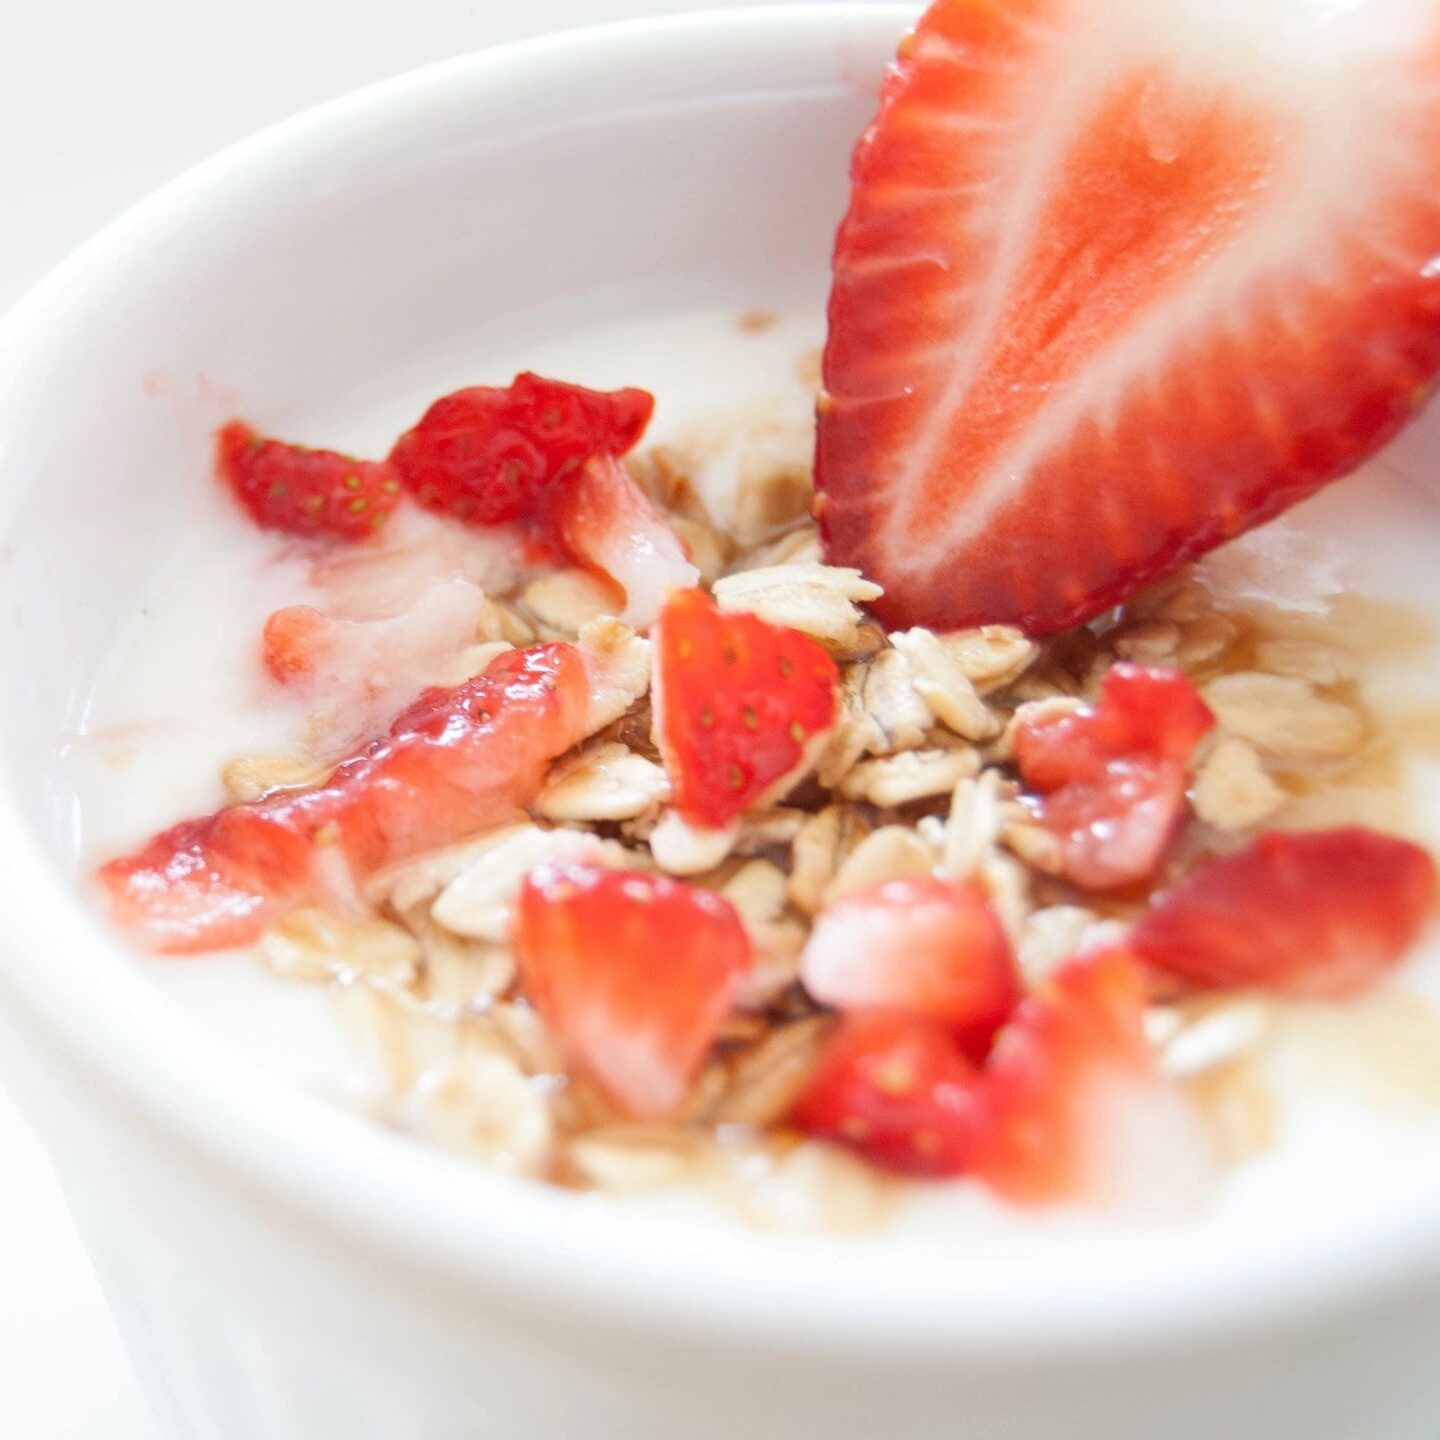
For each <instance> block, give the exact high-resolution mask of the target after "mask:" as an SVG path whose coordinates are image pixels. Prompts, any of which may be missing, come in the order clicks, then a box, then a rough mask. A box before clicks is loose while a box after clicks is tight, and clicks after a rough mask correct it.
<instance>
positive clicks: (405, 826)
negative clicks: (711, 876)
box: [100, 645, 588, 954]
mask: <svg viewBox="0 0 1440 1440" xmlns="http://www.w3.org/2000/svg"><path fill="white" fill-rule="evenodd" d="M587 699H588V692H587V682H586V674H585V665H584V662H583V661H582V659H581V657H580V654H579V652H578V651H576V650H575V649H573V648H572V647H571V646H569V645H540V646H536V647H534V648H532V649H530V650H524V651H511V652H509V653H507V654H504V655H501V656H499V657H498V658H497V659H496V660H495V661H494V662H493V663H492V664H491V665H490V667H489V668H488V669H487V670H486V671H485V673H484V674H483V675H480V676H477V677H476V678H475V679H473V680H469V681H466V683H465V684H463V685H459V686H455V687H454V688H452V689H438V688H437V689H432V690H427V691H426V692H425V693H424V694H422V695H421V696H420V697H419V699H417V700H416V701H415V703H414V704H413V705H411V706H410V707H409V708H408V709H406V710H405V711H404V712H403V713H402V714H400V715H399V716H398V717H397V718H396V720H395V722H394V723H393V724H392V725H391V727H390V731H389V733H388V734H387V735H386V736H385V737H384V738H382V739H380V740H377V741H375V742H373V743H372V744H370V745H367V746H365V747H364V748H363V749H362V750H360V751H359V752H358V753H357V754H355V755H353V756H351V757H350V758H349V759H348V760H346V761H344V762H343V763H342V764H340V765H339V766H338V767H337V768H336V769H335V771H334V772H333V773H332V774H331V776H330V778H329V779H328V780H327V781H326V782H325V783H324V784H323V785H321V786H318V787H316V788H315V789H312V790H303V791H295V792H285V793H281V794H276V795H273V796H268V797H266V798H264V799H261V800H257V801H255V802H253V803H251V804H242V805H234V806H231V807H230V808H228V809H225V810H219V811H217V812H215V813H214V814H213V815H206V816H202V817H200V818H198V819H194V820H186V821H183V822H182V823H181V824H179V825H175V826H172V827H171V828H170V829H169V830H166V831H165V832H163V833H162V834H160V835H157V836H156V837H155V838H154V839H153V840H151V841H150V842H149V843H148V844H146V845H145V846H143V847H142V848H141V849H140V850H138V851H137V852H136V853H135V854H133V855H127V856H124V857H121V858H120V859H116V860H112V861H110V862H109V863H108V864H107V865H105V866H103V867H102V868H101V870H100V880H101V883H102V884H103V885H104V887H105V888H106V890H107V891H108V892H109V899H110V908H111V912H112V914H113V915H114V918H115V919H116V921H117V922H118V923H119V924H120V925H122V926H124V927H126V928H127V929H130V930H132V931H133V932H134V933H135V934H136V935H137V936H138V937H139V938H140V939H141V940H142V941H143V942H144V943H145V944H146V945H147V946H148V947H149V948H151V949H154V950H159V951H164V952H168V953H171V954H191V953H194V952H197V951H203V950H216V949H224V948H228V947H231V946H235V945H244V944H249V943H250V942H252V941H254V940H256V939H258V938H259V936H260V935H261V933H262V932H263V931H264V929H265V928H266V926H267V925H269V924H270V923H271V922H272V921H273V920H274V919H275V918H276V917H277V916H278V915H280V914H282V913H283V912H284V911H285V910H286V909H288V908H290V907H292V906H294V905H298V904H305V903H323V902H325V901H327V900H328V901H330V902H331V903H332V904H339V905H342V906H343V905H344V904H345V903H346V902H347V901H349V900H350V899H352V898H353V897H352V892H353V887H354V885H355V883H356V882H357V881H358V880H360V879H362V878H363V877H364V876H366V875H368V874H370V873H371V872H373V871H374V870H376V869H378V868H379V867H380V866H381V865H384V864H388V863H390V862H391V861H395V860H402V859H405V858H407V857H409V856H411V855H416V854H419V853H420V852H421V851H424V850H428V849H432V848H434V847H436V846H440V845H445V844H449V843H450V842H452V841H455V840H459V839H463V838H464V837H465V836H467V835H473V834H476V833H477V832H479V831H481V830H485V829H488V828H490V827H491V826H494V825H498V824H502V823H504V822H505V821H507V820H510V819H513V818H514V817H515V816H516V815H517V814H519V813H520V811H521V808H522V807H523V806H524V805H525V804H527V803H528V802H529V800H530V799H531V798H532V797H533V796H534V794H535V792H536V791H537V790H538V789H539V787H540V783H541V780H542V779H543V776H544V773H545V770H546V767H547V766H548V765H549V763H550V761H552V760H553V759H554V758H555V757H556V756H557V755H560V754H562V753H563V752H564V751H566V750H568V749H569V748H570V747H571V746H572V745H574V744H575V743H576V742H577V741H578V740H579V739H580V738H581V734H582V732H583V729H584V717H585V710H586V705H587Z"/></svg>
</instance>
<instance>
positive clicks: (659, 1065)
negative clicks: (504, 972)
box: [514, 863, 751, 1119]
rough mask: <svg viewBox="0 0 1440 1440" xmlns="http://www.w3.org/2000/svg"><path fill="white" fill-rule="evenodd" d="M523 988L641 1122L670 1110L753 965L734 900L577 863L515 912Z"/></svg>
mask: <svg viewBox="0 0 1440 1440" xmlns="http://www.w3.org/2000/svg"><path fill="white" fill-rule="evenodd" d="M514 944H515V955H516V958H517V960H518V961H519V965H520V974H521V977H522V979H523V980H524V983H525V987H526V990H527V993H528V994H529V995H530V998H531V999H532V1000H533V1001H534V1003H535V1006H536V1008H537V1009H538V1010H539V1011H540V1014H541V1015H542V1016H543V1017H544V1019H545V1021H546V1022H547V1023H548V1024H549V1026H550V1028H551V1030H552V1031H553V1032H554V1033H555V1036H556V1037H557V1039H558V1040H559V1042H560V1044H561V1046H562V1047H563V1049H564V1050H565V1053H566V1054H567V1056H568V1057H569V1059H570V1060H571V1061H572V1063H574V1064H577V1065H579V1066H580V1067H582V1068H583V1069H584V1070H585V1071H586V1072H588V1073H589V1074H590V1075H591V1076H593V1077H594V1078H595V1080H596V1081H598V1082H599V1084H600V1085H601V1086H602V1087H603V1088H604V1089H605V1090H606V1091H607V1092H608V1093H609V1094H610V1095H611V1096H612V1097H613V1098H614V1099H615V1100H617V1101H619V1103H620V1104H621V1105H622V1106H624V1108H625V1109H626V1111H628V1113H630V1114H631V1115H634V1116H636V1117H638V1118H641V1119H658V1118H660V1117H662V1116H666V1115H669V1114H671V1113H672V1112H673V1111H674V1110H675V1108H676V1106H678V1105H679V1103H680V1101H681V1100H682V1099H683V1098H684V1095H685V1091H686V1089H687V1087H688V1086H689V1084H690V1081H691V1080H692V1079H693V1078H694V1076H695V1073H696V1071H697V1070H698V1069H699V1067H700V1065H701V1062H702V1061H703V1060H704V1059H705V1055H706V1053H707V1052H708V1051H709V1049H710V1046H711V1045H712V1044H713V1043H714V1040H715V1036H716V1034H717V1032H718V1030H719V1027H720V1022H721V1021H722V1020H723V1019H724V1018H725V1016H726V1014H727V1013H728V1012H729V1010H730V1007H731V1001H732V998H733V995H734V989H735V984H736V981H737V979H738V977H739V976H740V975H741V974H742V973H743V972H744V971H745V970H746V969H747V968H748V967H749V965H750V962H751V953H750V942H749V939H748V937H747V936H746V933H745V927H744V926H743V925H742V924H741V923H740V918H739V916H738V915H737V914H736V913H735V910H734V908H733V907H732V906H731V905H730V904H729V902H728V901H726V900H724V899H722V898H721V897H720V896H718V895H715V894H713V893H712V892H710V891H708V890H700V889H697V888H696V887H694V886H690V885H686V884H685V883H684V882H683V881H679V880H672V879H670V878H669V877H668V876H664V875H652V874H639V873H636V872H633V871H628V870H607V869H604V868H603V867H600V866H595V865H586V864H581V863H572V864H567V865H549V866H544V867H542V868H541V869H538V870H536V871H534V872H533V873H532V874H530V875H529V876H528V877H527V879H526V881H525V883H524V885H523V886H522V887H521V891H520V899H519V902H518V905H517V908H516V912H515V930H514Z"/></svg>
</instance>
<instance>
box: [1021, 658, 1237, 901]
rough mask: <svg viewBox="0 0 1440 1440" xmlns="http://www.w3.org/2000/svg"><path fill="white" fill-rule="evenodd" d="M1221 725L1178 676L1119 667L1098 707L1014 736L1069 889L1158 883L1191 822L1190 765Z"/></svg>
mask: <svg viewBox="0 0 1440 1440" xmlns="http://www.w3.org/2000/svg"><path fill="white" fill-rule="evenodd" d="M1214 723H1215V718H1214V716H1213V715H1211V713H1210V711H1209V709H1208V708H1207V707H1206V705H1205V702H1204V701H1203V700H1201V699H1200V697H1199V695H1197V694H1196V693H1195V688H1194V686H1193V685H1191V683H1190V682H1189V680H1187V679H1186V678H1185V677H1184V676H1183V675H1181V674H1180V673H1179V672H1177V671H1174V670H1151V669H1146V668H1145V667H1143V666H1140V665H1128V664H1120V665H1115V666H1112V667H1111V669H1110V670H1109V671H1107V672H1106V675H1105V679H1104V681H1103V682H1102V683H1101V687H1100V698H1099V700H1098V701H1097V702H1096V703H1094V704H1090V705H1085V706H1082V707H1081V708H1080V709H1079V710H1077V711H1075V712H1073V713H1071V714H1068V715H1059V716H1055V717H1053V718H1050V719H1036V720H1031V721H1030V722H1028V723H1025V722H1022V723H1021V724H1020V725H1019V726H1018V727H1017V729H1016V732H1015V758H1016V761H1017V763H1018V765H1019V767H1020V777H1021V779H1022V780H1023V781H1024V782H1025V784H1026V785H1027V786H1029V787H1030V788H1031V789H1032V790H1035V791H1038V792H1039V796H1040V798H1039V799H1038V800H1037V801H1035V802H1034V808H1035V812H1036V816H1037V818H1038V819H1039V821H1040V823H1041V824H1043V825H1044V826H1045V827H1046V828H1047V829H1048V830H1050V831H1051V833H1052V834H1054V835H1055V836H1056V838H1057V839H1058V840H1059V841H1060V849H1061V862H1062V864H1063V867H1064V874H1065V876H1066V878H1067V879H1069V880H1070V881H1071V882H1072V883H1074V884H1076V885H1079V886H1081V887H1082V888H1084V889H1087V890H1109V889H1114V888H1117V887H1119V886H1124V885H1131V884H1134V883H1135V882H1137V881H1140V880H1144V879H1147V878H1148V877H1149V876H1151V875H1153V874H1154V873H1155V870H1156V867H1157V866H1158V865H1159V863H1160V859H1161V857H1162V855H1163V854H1164V853H1165V848H1166V846H1168V845H1169V843H1170V841H1171V839H1172V838H1173V837H1174V834H1175V831H1176V828H1177V827H1178V825H1179V823H1180V820H1181V817H1182V815H1183V814H1184V809H1185V786H1186V780H1187V768H1186V761H1187V759H1188V757H1189V755H1190V752H1191V751H1192V750H1193V749H1194V748H1195V745H1196V744H1197V743H1198V741H1199V740H1200V738H1201V737H1202V736H1203V735H1204V734H1205V733H1206V732H1207V731H1208V730H1209V729H1210V727H1211V726H1212V725H1213V724H1214Z"/></svg>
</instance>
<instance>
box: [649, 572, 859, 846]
mask: <svg viewBox="0 0 1440 1440" xmlns="http://www.w3.org/2000/svg"><path fill="white" fill-rule="evenodd" d="M653 641H654V646H655V661H654V679H653V700H654V705H655V734H656V737H657V739H658V741H659V745H660V753H661V756H662V758H663V759H664V761H665V769H666V770H667V771H668V772H669V776H670V783H671V786H672V787H673V790H674V802H675V808H676V810H678V811H679V813H680V814H681V816H683V817H684V819H686V820H687V821H689V822H690V823H691V824H692V825H697V826H701V827H705V828H709V829H720V828H723V827H724V826H726V825H728V824H729V823H730V822H731V821H732V820H734V819H735V818H736V817H737V816H739V815H740V814H742V813H743V812H744V811H745V810H747V809H749V807H750V806H752V805H756V804H759V803H761V802H762V801H764V800H766V799H768V798H770V797H772V796H773V795H775V794H777V793H782V792H783V790H784V788H785V786H786V785H787V784H788V783H789V782H790V780H791V779H792V777H794V776H796V775H797V774H798V773H799V772H800V771H801V770H802V769H803V768H804V766H805V765H806V764H807V763H808V762H809V760H810V758H811V757H812V756H813V755H814V753H815V750H816V748H817V746H818V745H819V743H821V741H822V740H823V737H824V735H825V732H826V731H828V730H829V729H830V727H831V726H832V725H833V724H834V723H835V711H836V704H837V682H838V680H839V671H838V669H837V668H836V665H835V662H834V660H832V659H831V658H830V656H829V655H828V654H827V653H826V652H825V651H824V650H823V649H822V648H821V647H820V646H819V645H817V644H816V643H815V641H813V640H812V639H811V638H810V637H809V636H808V635H802V634H801V633H800V632H799V631H798V630H790V629H787V628H785V627H784V626H782V625H771V624H769V623H768V622H767V621H764V620H761V619H760V618H759V617H758V616H755V615H749V614H730V613H727V612H725V611H722V610H720V609H719V608H718V607H717V606H716V605H715V604H714V602H713V601H712V600H710V598H709V597H708V596H707V595H705V594H704V592H703V591H700V590H681V591H677V592H675V593H674V594H672V595H671V596H670V597H669V599H668V600H667V601H666V602H665V606H664V609H663V610H662V611H661V612H660V618H659V620H658V621H657V622H656V625H655V631H654V636H653Z"/></svg>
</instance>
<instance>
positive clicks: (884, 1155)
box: [790, 1014, 977, 1177]
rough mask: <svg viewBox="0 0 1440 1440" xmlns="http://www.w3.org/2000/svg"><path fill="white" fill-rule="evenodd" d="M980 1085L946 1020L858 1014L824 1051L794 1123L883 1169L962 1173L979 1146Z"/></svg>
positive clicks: (796, 1106) (794, 1111)
mask: <svg viewBox="0 0 1440 1440" xmlns="http://www.w3.org/2000/svg"><path fill="white" fill-rule="evenodd" d="M976 1093H977V1075H976V1072H975V1069H974V1067H973V1066H972V1065H971V1064H970V1063H969V1061H967V1060H966V1059H965V1057H964V1056H963V1055H962V1054H961V1053H960V1051H959V1050H958V1049H957V1048H956V1046H955V1042H954V1040H953V1039H952V1038H951V1036H950V1034H949V1032H948V1031H947V1030H946V1028H945V1027H944V1026H943V1025H937V1024H936V1023H935V1022H934V1021H932V1020H926V1019H923V1018H919V1017H916V1016H911V1015H896V1014H868V1015H855V1016H851V1017H850V1018H848V1019H846V1020H845V1021H843V1022H842V1024H841V1026H840V1028H839V1030H837V1031H836V1032H835V1034H834V1035H833V1036H832V1037H831V1039H830V1041H829V1043H828V1044H827V1045H826V1047H825V1049H824V1050H822V1051H821V1053H820V1058H819V1060H817V1061H816V1063H815V1068H814V1070H813V1071H812V1072H811V1075H810V1078H809V1080H808V1081H807V1082H806V1086H805V1089H804V1091H803V1092H802V1093H801V1095H800V1097H799V1099H798V1100H796V1102H795V1104H794V1106H793V1107H792V1109H791V1111H790V1123H791V1124H792V1125H794V1126H795V1128H796V1129H797V1130H802V1131H804V1132H805V1133H806V1134H808V1135H815V1136H818V1137H820V1138H821V1139H824V1140H834V1141H836V1142H838V1143H839V1144H841V1145H847V1146H849V1147H850V1148H851V1149H853V1150H857V1151H858V1152H859V1153H860V1154H862V1155H863V1156H865V1158H866V1159H867V1160H871V1161H873V1162H874V1163H875V1164H876V1165H882V1166H884V1167H885V1168H886V1169H887V1170H898V1171H899V1172H900V1173H901V1174H907V1175H926V1176H931V1177H940V1176H949V1175H961V1174H964V1173H965V1171H966V1170H968V1169H969V1167H970V1163H971V1158H972V1155H973V1152H974V1148H975V1139H976V1130H975V1127H976Z"/></svg>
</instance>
